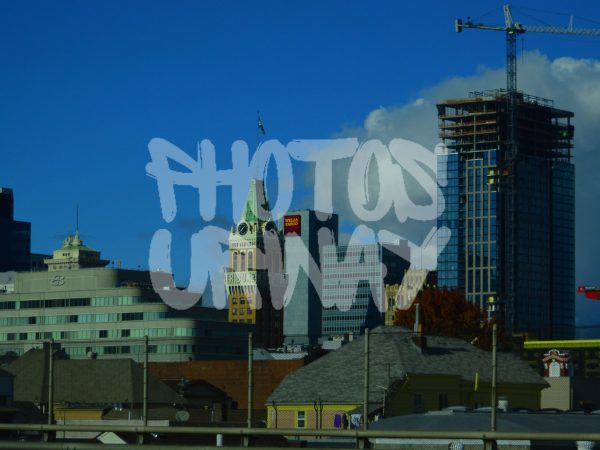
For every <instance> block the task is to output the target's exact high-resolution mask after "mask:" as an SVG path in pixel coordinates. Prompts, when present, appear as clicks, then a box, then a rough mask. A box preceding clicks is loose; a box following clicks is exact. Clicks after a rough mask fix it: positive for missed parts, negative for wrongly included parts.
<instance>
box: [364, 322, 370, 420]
mask: <svg viewBox="0 0 600 450" xmlns="http://www.w3.org/2000/svg"><path fill="white" fill-rule="evenodd" d="M368 418H369V329H368V328H365V386H364V403H363V430H366V429H367V426H368Z"/></svg>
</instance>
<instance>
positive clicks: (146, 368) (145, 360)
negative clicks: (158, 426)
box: [142, 335, 148, 427]
mask: <svg viewBox="0 0 600 450" xmlns="http://www.w3.org/2000/svg"><path fill="white" fill-rule="evenodd" d="M142 414H143V415H144V427H147V426H148V335H146V336H145V337H144V404H143V409H142Z"/></svg>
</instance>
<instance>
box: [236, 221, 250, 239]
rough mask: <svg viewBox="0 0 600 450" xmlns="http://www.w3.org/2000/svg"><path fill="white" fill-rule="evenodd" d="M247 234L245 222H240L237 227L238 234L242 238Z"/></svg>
mask: <svg viewBox="0 0 600 450" xmlns="http://www.w3.org/2000/svg"><path fill="white" fill-rule="evenodd" d="M247 232H248V224H247V223H246V222H242V223H240V224H239V225H238V233H240V234H241V235H242V236H243V235H245V234H246V233H247Z"/></svg>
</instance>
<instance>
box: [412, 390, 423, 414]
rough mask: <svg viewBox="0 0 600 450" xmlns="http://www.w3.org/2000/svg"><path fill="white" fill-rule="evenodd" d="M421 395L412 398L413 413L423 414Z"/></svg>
mask: <svg viewBox="0 0 600 450" xmlns="http://www.w3.org/2000/svg"><path fill="white" fill-rule="evenodd" d="M423 409H424V408H423V395H422V394H415V395H414V396H413V412H415V413H420V412H423Z"/></svg>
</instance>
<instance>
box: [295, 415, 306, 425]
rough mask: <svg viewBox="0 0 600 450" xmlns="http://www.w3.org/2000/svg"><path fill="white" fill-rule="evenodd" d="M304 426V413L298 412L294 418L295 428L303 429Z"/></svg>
mask: <svg viewBox="0 0 600 450" xmlns="http://www.w3.org/2000/svg"><path fill="white" fill-rule="evenodd" d="M305 426H306V411H298V415H297V416H296V428H304V427H305Z"/></svg>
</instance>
